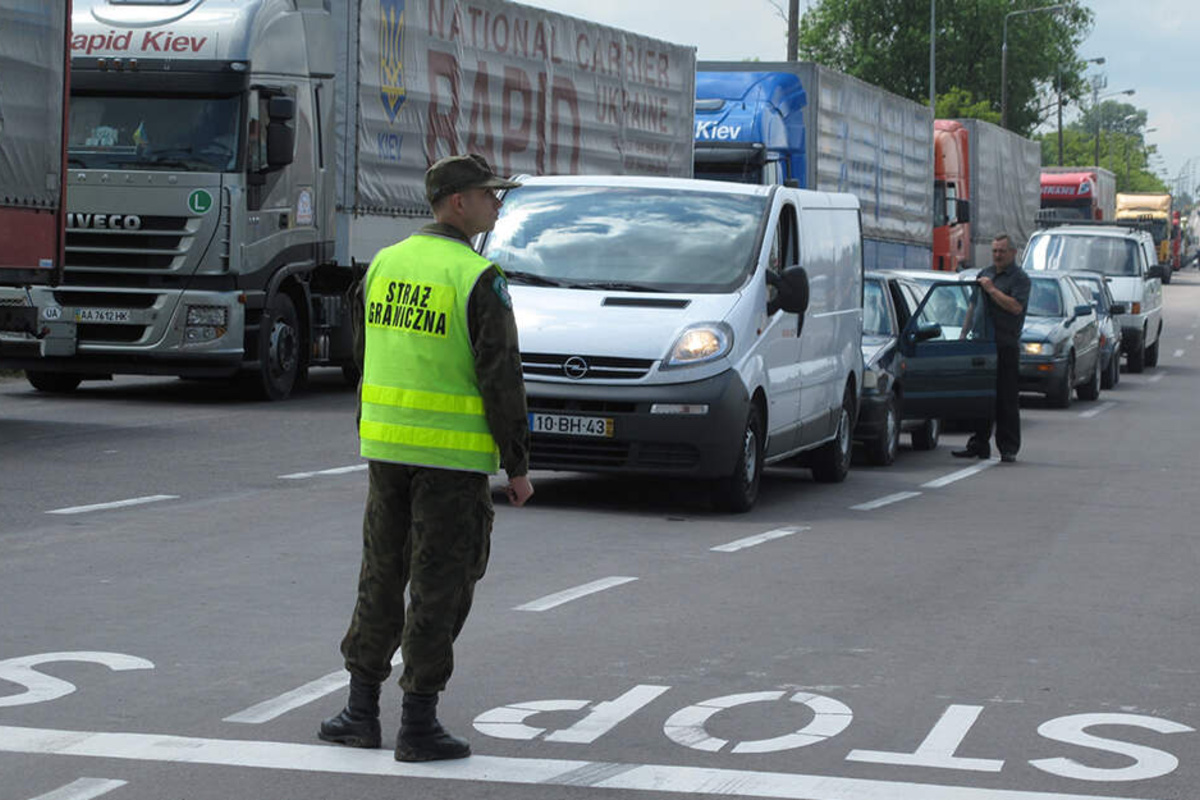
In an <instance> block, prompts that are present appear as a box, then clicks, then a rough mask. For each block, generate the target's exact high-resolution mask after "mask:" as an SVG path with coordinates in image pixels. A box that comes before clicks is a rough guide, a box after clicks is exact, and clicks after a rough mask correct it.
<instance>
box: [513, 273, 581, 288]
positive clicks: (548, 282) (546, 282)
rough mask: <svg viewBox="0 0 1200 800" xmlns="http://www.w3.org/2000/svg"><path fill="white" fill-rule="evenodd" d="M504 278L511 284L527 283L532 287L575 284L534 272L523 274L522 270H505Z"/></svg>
mask: <svg viewBox="0 0 1200 800" xmlns="http://www.w3.org/2000/svg"><path fill="white" fill-rule="evenodd" d="M504 277H505V278H507V279H508V280H509V282H510V283H525V284H528V285H530V286H573V285H574V284H571V283H568V282H566V281H560V280H555V279H554V278H547V277H546V276H545V275H535V274H534V273H532V272H521V271H520V270H505V271H504Z"/></svg>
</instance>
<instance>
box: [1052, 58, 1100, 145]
mask: <svg viewBox="0 0 1200 800" xmlns="http://www.w3.org/2000/svg"><path fill="white" fill-rule="evenodd" d="M1083 63H1085V64H1095V65H1097V66H1100V65H1102V64H1103V63H1104V56H1097V57H1096V58H1085V59H1084V61H1083ZM1057 71H1058V165H1059V166H1060V167H1061V166H1062V165H1063V131H1062V111H1063V101H1062V64H1059V65H1058V67H1057ZM1097 166H1099V164H1097Z"/></svg>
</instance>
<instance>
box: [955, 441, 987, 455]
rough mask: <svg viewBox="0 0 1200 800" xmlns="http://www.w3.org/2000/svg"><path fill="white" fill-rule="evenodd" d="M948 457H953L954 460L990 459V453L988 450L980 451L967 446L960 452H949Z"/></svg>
mask: <svg viewBox="0 0 1200 800" xmlns="http://www.w3.org/2000/svg"><path fill="white" fill-rule="evenodd" d="M950 455H952V456H954V457H955V458H991V457H992V451H991V450H990V449H988V450H980V449H979V448H977V447H972V446H971V445H969V444H968V445H967V446H966V447H964V448H963V449H962V450H951V451H950Z"/></svg>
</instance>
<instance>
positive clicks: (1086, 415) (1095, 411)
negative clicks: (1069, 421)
mask: <svg viewBox="0 0 1200 800" xmlns="http://www.w3.org/2000/svg"><path fill="white" fill-rule="evenodd" d="M1115 405H1116V403H1114V402H1112V401H1109V402H1107V403H1101V404H1100V405H1098V406H1096V407H1095V408H1093V409H1089V410H1087V411H1084V412H1083V413H1082V414H1080V415H1079V416H1081V417H1083V418H1084V419H1091V418H1092V417H1094V416H1096V415H1097V414H1103V413H1104V412H1105V411H1108V410H1109V409H1110V408H1112V407H1113V406H1115Z"/></svg>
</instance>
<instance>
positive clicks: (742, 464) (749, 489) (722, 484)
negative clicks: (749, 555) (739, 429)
mask: <svg viewBox="0 0 1200 800" xmlns="http://www.w3.org/2000/svg"><path fill="white" fill-rule="evenodd" d="M762 454H763V423H762V414H761V413H760V412H759V410H758V406H756V405H754V404H753V403H751V404H750V413H749V415H748V416H747V417H746V430H745V431H744V432H743V433H742V448H741V451H740V452H739V453H738V459H737V464H735V465H734V468H733V472H732V473H730V475H729V476H728V477H725V478H721V479H720V480H718V481H717V482H716V485H715V486H714V487H713V488H714V490H715V491H714V496H713V500H714V502H715V504H716V506H717V507H718V508H720V509H721V510H723V511H731V512H733V513H735V514H740V513H742V512H745V511H749V510H750V509H751V508H753V507H754V501H755V500H757V499H758V487H759V484H760V483H761V482H762Z"/></svg>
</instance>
